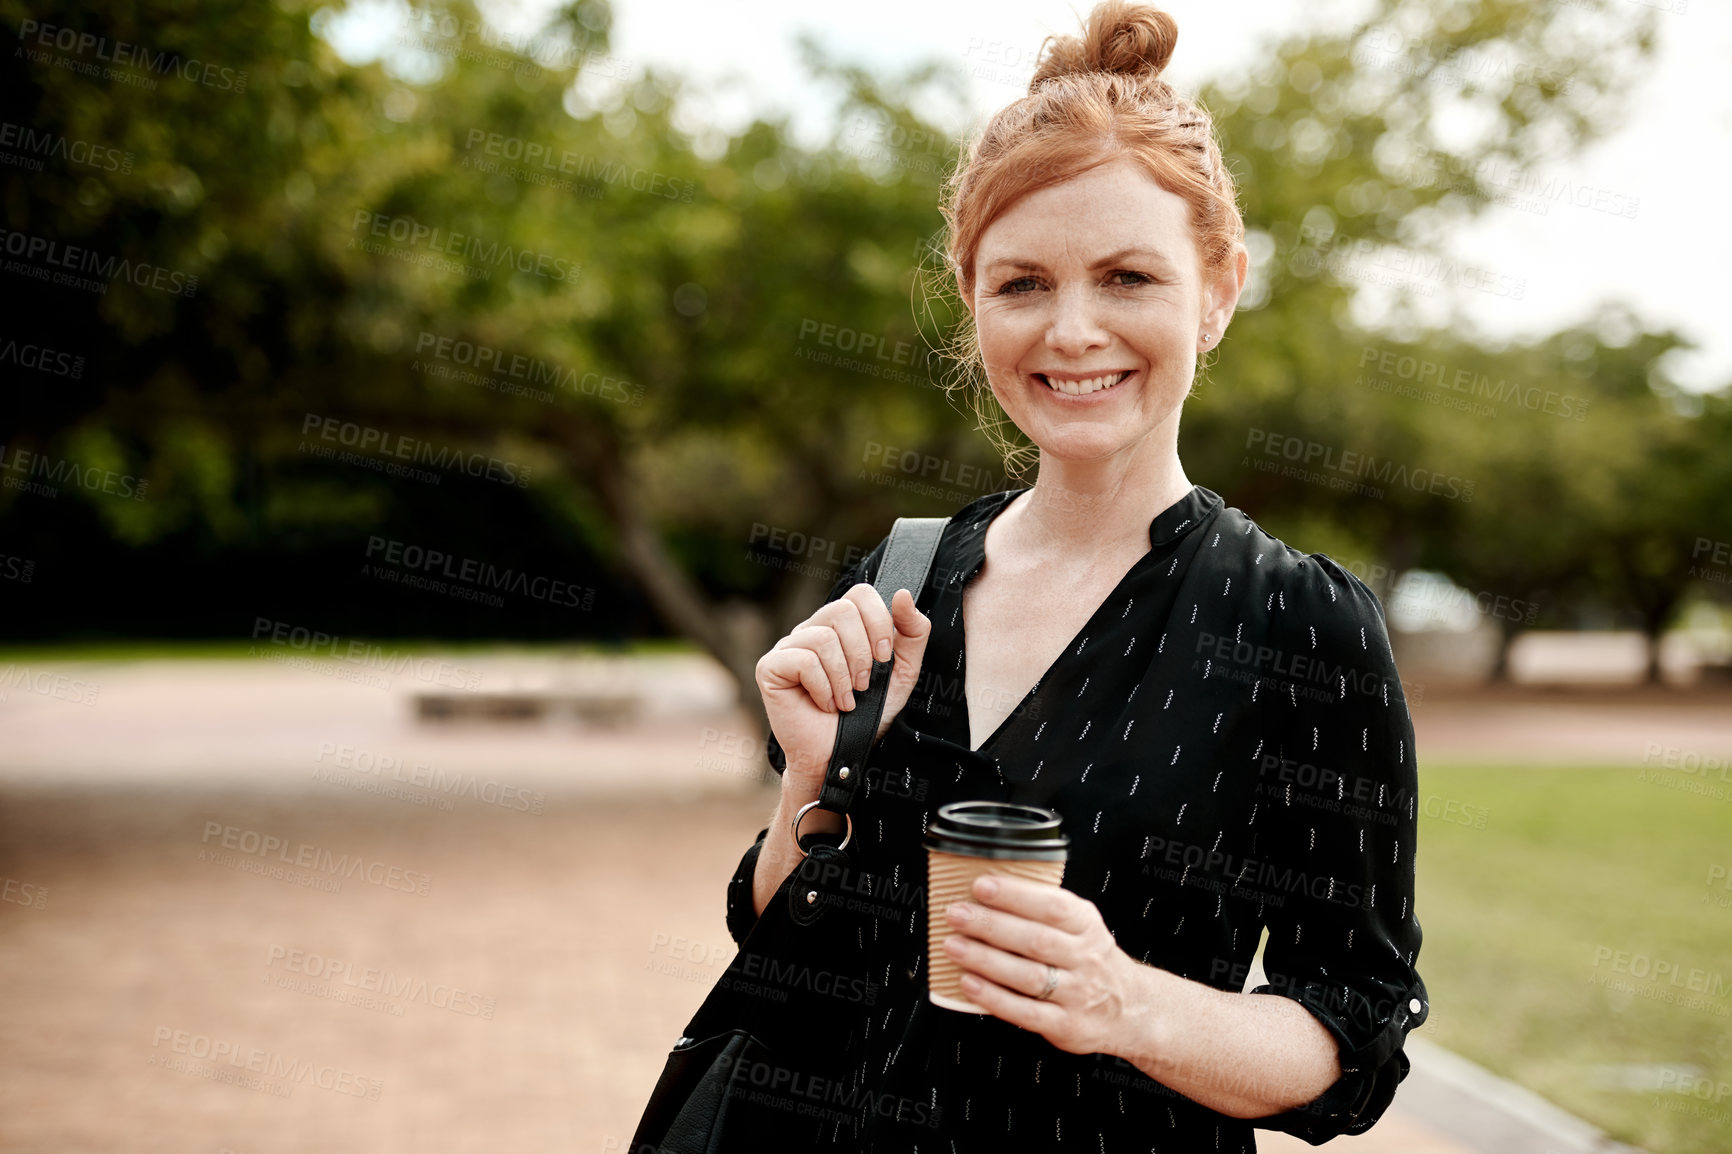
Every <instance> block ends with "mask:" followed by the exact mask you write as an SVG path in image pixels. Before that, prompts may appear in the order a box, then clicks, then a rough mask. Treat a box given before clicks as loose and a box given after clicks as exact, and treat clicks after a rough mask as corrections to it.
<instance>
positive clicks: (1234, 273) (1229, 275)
mask: <svg viewBox="0 0 1732 1154" xmlns="http://www.w3.org/2000/svg"><path fill="white" fill-rule="evenodd" d="M1250 270H1251V254H1250V252H1249V251H1248V250H1247V249H1246V248H1245V246H1244V245H1242V244H1236V245H1234V246H1233V254H1232V256H1231V257H1230V258H1229V259H1228V262H1227V267H1226V268H1224V269H1222V270H1221V272H1220V273H1219V274H1217V275H1216V277H1215V279H1214V280H1213V281H1211V282H1209V283H1208V284H1207V285H1206V286H1205V287H1204V289H1203V318H1202V331H1203V332H1206V333H1210V334H1212V335H1213V336H1214V338H1215V339H1214V340H1212V341H1210V342H1209V345H1210V347H1211V348H1214V347H1219V345H1220V343H1221V336H1222V334H1224V333H1225V332H1226V331H1227V322H1228V321H1230V320H1232V319H1233V310H1234V309H1236V308H1238V307H1239V294H1240V293H1242V292H1244V291H1245V277H1246V276H1247V275H1248V274H1249V272H1250Z"/></svg>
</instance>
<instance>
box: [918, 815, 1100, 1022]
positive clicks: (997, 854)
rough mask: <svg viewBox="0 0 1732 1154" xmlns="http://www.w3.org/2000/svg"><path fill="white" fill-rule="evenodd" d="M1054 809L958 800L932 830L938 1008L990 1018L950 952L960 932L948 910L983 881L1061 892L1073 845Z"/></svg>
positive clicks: (929, 915) (931, 967)
mask: <svg viewBox="0 0 1732 1154" xmlns="http://www.w3.org/2000/svg"><path fill="white" fill-rule="evenodd" d="M1061 824H1062V819H1061V818H1060V817H1059V815H1058V814H1056V813H1054V812H1053V811H1052V810H1050V809H1039V808H1037V807H1035V806H1032V805H1012V804H1011V803H1009V802H1003V801H957V802H952V803H950V804H949V805H941V806H939V807H938V816H937V817H935V818H934V819H933V820H932V821H931V822H930V823H928V825H927V828H926V959H927V971H926V990H927V993H926V996H927V997H928V998H929V999H930V1000H931V1002H932V1004H933V1005H935V1006H943V1007H945V1008H946V1009H950V1010H962V1011H964V1012H966V1013H970V1014H984V1013H986V1011H985V1010H983V1009H982V1008H981V1007H979V1006H977V1005H975V1004H974V1003H973V1002H970V1001H969V1000H968V999H967V998H966V997H965V996H963V993H962V967H961V966H959V965H957V964H956V962H955V961H953V960H952V959H951V957H950V955H949V953H947V952H946V951H945V949H944V942H945V939H947V938H949V937H950V935H951V934H953V933H954V932H955V931H954V930H952V929H951V928H950V919H949V918H947V917H946V916H945V914H944V911H945V910H946V909H947V908H948V907H949V906H950V904H951V903H952V902H959V901H965V900H969V899H971V898H972V897H973V890H974V879H975V878H977V877H979V876H980V875H981V874H986V873H996V874H1009V875H1010V876H1012V877H1019V878H1027V879H1028V880H1030V881H1036V882H1045V883H1046V884H1048V885H1055V886H1056V885H1058V884H1059V882H1061V881H1062V880H1063V879H1064V863H1065V857H1066V856H1067V853H1068V851H1069V848H1070V839H1069V838H1067V837H1066V836H1065V835H1064V834H1063V833H1062V832H1061V831H1060V829H1059V826H1060V825H1061Z"/></svg>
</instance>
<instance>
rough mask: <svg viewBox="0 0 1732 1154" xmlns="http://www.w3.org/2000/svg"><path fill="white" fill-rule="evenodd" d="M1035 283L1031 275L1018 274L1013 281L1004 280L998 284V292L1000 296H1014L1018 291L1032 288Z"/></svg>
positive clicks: (1021, 291) (1023, 291)
mask: <svg viewBox="0 0 1732 1154" xmlns="http://www.w3.org/2000/svg"><path fill="white" fill-rule="evenodd" d="M1037 283H1038V282H1037V281H1036V280H1035V279H1034V278H1033V277H1031V276H1019V277H1017V278H1016V279H1015V280H1013V281H1006V282H1005V283H1004V284H1002V285H1000V286H998V292H999V295H1000V296H1016V295H1017V294H1019V293H1025V292H1028V291H1029V290H1030V289H1032V288H1034V287H1035V285H1036V284H1037ZM1018 286H1021V287H1018Z"/></svg>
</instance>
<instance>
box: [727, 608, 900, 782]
mask: <svg viewBox="0 0 1732 1154" xmlns="http://www.w3.org/2000/svg"><path fill="white" fill-rule="evenodd" d="M931 636H932V621H931V619H929V618H928V617H927V616H926V615H925V614H924V613H922V612H920V610H918V609H916V608H915V607H914V596H913V594H911V593H910V592H909V591H908V590H906V589H898V590H897V591H896V595H895V596H894V597H892V598H891V601H890V605H889V607H888V608H886V607H885V604H884V599H883V598H882V597H880V596H879V595H878V590H876V589H874V588H873V587H872V586H871V585H869V584H867V583H866V582H864V581H862V582H860V583H859V584H857V585H855V586H854V587H853V588H852V589H850V590H848V592H846V593H844V594H843V595H842V596H841V597H838V598H837V599H836V600H834V601H831V602H828V603H826V604H824V605H821V606H819V608H818V611H817V612H815V613H813V614H812V616H810V617H808V618H806V620H804V621H802V622H801V623H800V624H798V625H796V626H795V627H794V628H793V629H792V630H790V631H789V633H788V635H787V636H786V637H784V638H782V639H781V640H780V641H778V642H776V644H775V645H774V646H773V647H772V648H771V649H770V651H769V652H768V653H766V654H764V656H762V657H761V658H759V659H758V668H757V680H758V691H759V692H760V693H761V694H763V698H764V712H765V713H766V714H767V715H768V716H769V721H770V728H771V729H772V730H773V731H774V732H775V734H776V742H777V743H778V744H779V745H780V746H781V747H782V750H783V752H784V753H785V754H786V755H787V763H788V764H787V769H786V770H784V773H783V776H784V778H785V779H791V780H792V781H793V782H794V783H795V784H798V785H804V786H809V787H810V788H811V791H812V792H813V795H814V796H816V793H817V790H818V789H819V788H820V787H821V786H822V785H823V781H824V774H825V773H826V772H827V771H828V769H829V766H830V754H831V752H832V751H833V750H834V749H835V748H836V730H837V728H838V727H839V726H840V725H841V718H840V717H839V712H840V711H843V710H849V709H852V708H853V707H854V694H855V693H856V692H858V691H861V690H864V689H865V688H866V686H867V684H868V683H869V680H870V678H871V676H872V661H873V659H874V658H875V657H876V659H877V660H879V661H883V660H886V659H887V658H888V657H889V656H890V655H891V654H892V653H894V654H895V657H896V664H895V666H894V667H893V668H892V669H891V672H890V684H889V686H888V688H887V689H886V691H885V696H884V713H883V715H882V717H881V718H880V719H879V722H878V732H877V733H876V734H874V735H873V740H874V741H876V740H877V739H878V738H880V737H883V736H884V734H885V732H886V731H887V730H888V729H889V728H890V723H891V722H892V721H893V720H895V718H896V715H897V714H898V713H900V712H901V711H902V707H903V706H904V705H906V704H907V703H908V698H909V695H910V694H912V693H913V691H914V683H915V682H916V681H918V680H919V678H920V663H921V660H922V658H923V657H924V656H925V654H926V641H927V639H928V638H929V637H931Z"/></svg>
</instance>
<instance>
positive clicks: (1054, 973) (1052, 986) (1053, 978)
mask: <svg viewBox="0 0 1732 1154" xmlns="http://www.w3.org/2000/svg"><path fill="white" fill-rule="evenodd" d="M1056 989H1058V967H1057V966H1054V965H1051V964H1050V963H1049V964H1048V965H1047V967H1046V989H1044V990H1042V991H1041V992H1040V993H1038V994H1036V995H1035V996H1034V1000H1035V1001H1037V1002H1044V1001H1047V1000H1048V999H1049V998H1051V997H1052V992H1053V991H1054V990H1056Z"/></svg>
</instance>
